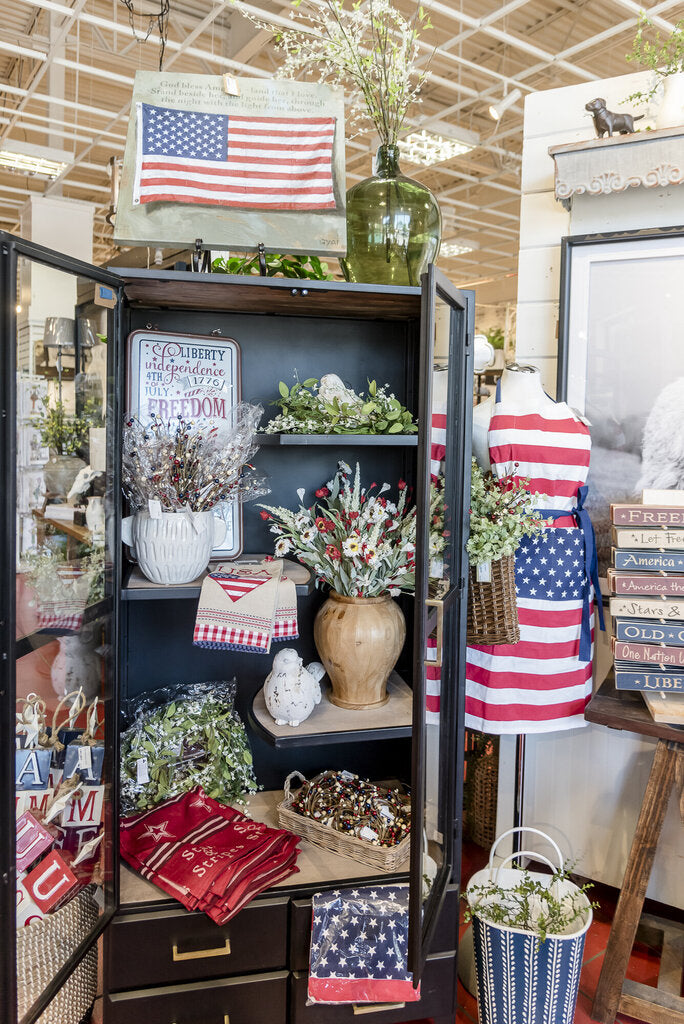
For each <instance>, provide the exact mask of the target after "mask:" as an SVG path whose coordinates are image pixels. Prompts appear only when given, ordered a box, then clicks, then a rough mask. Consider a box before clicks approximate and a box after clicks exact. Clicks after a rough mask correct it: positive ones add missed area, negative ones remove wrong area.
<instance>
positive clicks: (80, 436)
mask: <svg viewBox="0 0 684 1024" xmlns="http://www.w3.org/2000/svg"><path fill="white" fill-rule="evenodd" d="M43 406H44V407H45V412H43V413H41V415H40V417H39V418H38V423H37V426H38V429H39V431H40V439H41V441H42V443H43V444H44V445H45V446H46V447H47V448H49V449H50V450H51V451H53V452H55V453H56V454H57V455H76V454H78V453H79V452H80V450H81V448H82V447H83V444H84V442H85V440H86V438H87V437H88V431H89V429H90V428H91V427H98V426H102V417H101V415H100V412H99V409H98V406H97V403H96V402H94V401H92V400H89V401H87V402H86V403H85V405H84V406H83V411H82V412H81V413H80V415H78V416H72V415H71V414H69V413H67V411H66V409H65V407H64V403H63V402H62V401H61V400H59V399H58V400H57V401H56V402H54V403H53V404H52V405H51V404H50V400H49V399H48V398H44V399H43Z"/></svg>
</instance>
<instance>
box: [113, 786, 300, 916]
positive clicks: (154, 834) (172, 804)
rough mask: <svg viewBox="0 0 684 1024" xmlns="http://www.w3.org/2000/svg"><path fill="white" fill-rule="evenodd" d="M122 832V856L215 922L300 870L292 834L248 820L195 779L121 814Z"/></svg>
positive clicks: (167, 890)
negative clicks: (188, 786)
mask: <svg viewBox="0 0 684 1024" xmlns="http://www.w3.org/2000/svg"><path fill="white" fill-rule="evenodd" d="M120 836H121V855H122V857H123V858H124V860H126V861H127V862H128V863H129V864H130V865H131V866H132V867H134V868H135V869H136V870H137V871H139V872H140V874H142V875H143V876H144V877H145V878H148V879H149V880H150V881H152V882H154V884H155V885H158V886H159V888H160V889H163V890H164V892H167V893H168V894H169V895H170V896H173V897H174V898H175V899H177V900H179V902H180V903H182V904H183V906H184V907H186V908H187V909H188V910H195V909H199V910H203V911H204V912H205V913H206V914H208V915H209V917H211V919H212V920H213V921H215V922H216V923H217V924H224V923H225V922H226V921H227V920H229V919H230V918H231V917H233V916H234V915H235V914H237V912H238V911H239V910H240V909H241V908H242V907H243V906H244V905H245V904H246V903H248V902H249V900H251V899H253V898H254V896H256V895H257V894H258V893H260V892H263V890H264V889H267V888H269V887H270V886H271V885H274V884H275V883H276V882H278V881H280V880H281V879H283V878H287V877H288V876H289V875H291V874H293V873H294V872H296V871H297V870H298V868H297V867H296V860H297V854H298V853H299V850H298V849H297V844H298V842H299V838H298V837H297V836H294V835H292V834H291V833H290V832H286V831H285V830H284V829H273V828H269V827H268V825H264V824H262V823H261V822H256V821H252V820H251V819H250V818H247V817H246V816H245V815H244V814H241V813H240V812H239V811H236V810H234V808H232V807H225V806H223V805H222V804H219V803H218V802H217V801H216V800H213V799H211V798H210V797H208V796H206V794H205V793H204V792H203V790H202V789H201V788H200V787H199V786H198V787H196V788H195V789H193V790H191V791H190V792H189V793H184V794H183V795H182V796H180V797H176V798H175V799H173V800H167V801H166V802H165V803H164V804H160V805H159V807H156V808H154V809H153V810H152V811H147V812H145V813H143V814H137V815H134V816H133V817H131V818H125V819H124V820H123V822H122V824H121V833H120Z"/></svg>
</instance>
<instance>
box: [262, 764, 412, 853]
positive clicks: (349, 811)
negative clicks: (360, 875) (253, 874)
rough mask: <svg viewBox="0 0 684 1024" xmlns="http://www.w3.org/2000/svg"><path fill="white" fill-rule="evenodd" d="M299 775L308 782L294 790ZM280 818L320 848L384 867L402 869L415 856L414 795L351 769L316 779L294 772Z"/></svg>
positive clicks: (281, 806)
mask: <svg viewBox="0 0 684 1024" xmlns="http://www.w3.org/2000/svg"><path fill="white" fill-rule="evenodd" d="M295 778H297V779H299V780H300V781H301V782H302V786H301V788H300V789H299V790H298V791H297V792H296V793H293V792H292V780H293V779H295ZM278 820H279V823H280V825H281V826H282V827H284V828H288V829H289V830H290V831H291V832H294V833H295V834H296V835H298V836H301V837H302V839H306V840H308V841H309V842H310V843H313V844H314V845H315V846H319V847H321V848H322V849H324V850H330V852H331V853H337V854H340V855H341V856H343V857H351V858H352V859H353V860H357V861H360V862H361V863H363V864H367V865H370V866H371V867H375V868H379V869H380V870H382V871H395V870H397V869H398V868H399V867H400V866H401V865H402V864H403V863H404V861H405V860H406V858H407V857H408V854H409V843H410V838H409V833H410V830H411V804H410V800H409V798H408V797H407V796H404V795H403V794H401V793H399V792H398V791H397V790H395V789H389V788H387V787H385V786H378V785H375V783H372V782H366V781H365V780H363V779H360V778H359V777H358V775H352V773H351V772H345V771H342V772H337V771H327V772H322V773H321V774H320V775H317V776H316V778H314V779H312V780H311V781H310V782H309V781H308V780H307V779H306V778H305V777H304V776H303V775H302V774H301V773H300V772H291V773H290V775H288V777H287V779H286V780H285V799H284V800H283V801H282V803H281V804H279V806H278Z"/></svg>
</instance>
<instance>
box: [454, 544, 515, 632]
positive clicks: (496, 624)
mask: <svg viewBox="0 0 684 1024" xmlns="http://www.w3.org/2000/svg"><path fill="white" fill-rule="evenodd" d="M491 567H492V568H491V581H490V582H488V583H480V582H478V579H477V568H476V566H474V565H471V566H470V569H469V579H468V630H467V639H468V643H471V644H517V642H518V641H519V640H520V626H519V624H518V606H517V604H516V600H515V558H514V557H513V555H505V556H504V557H503V558H498V559H497V560H496V561H495V562H492V563H491Z"/></svg>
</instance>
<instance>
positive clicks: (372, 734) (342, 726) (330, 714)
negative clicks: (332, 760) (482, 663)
mask: <svg viewBox="0 0 684 1024" xmlns="http://www.w3.org/2000/svg"><path fill="white" fill-rule="evenodd" d="M321 690H322V691H323V697H322V699H321V703H320V704H318V705H317V706H316V707H315V708H314V709H313V711H312V712H311V714H310V715H309V717H308V718H307V719H306V721H305V722H302V724H301V725H298V726H295V727H293V726H290V725H276V724H275V722H274V720H273V719H272V718H271V716H270V715H269V713H268V711H267V710H266V704H265V702H264V691H263V689H261V690H259V692H258V693H257V695H256V696H255V698H254V703H253V704H252V714H251V720H252V724H253V725H255V726H256V728H257V729H258V730H259V732H260V733H261V734H262V736H264V737H265V739H267V740H268V742H269V743H271V744H272V745H273V746H274V747H289V748H292V747H307V746H308V747H313V746H321V745H323V744H329V743H359V742H368V741H369V740H394V739H400V738H401V737H404V736H410V735H411V714H412V704H413V691H412V690H411V688H410V687H409V686H407V684H406V683H405V682H404V680H403V679H402V678H401V676H399V675H398V674H397V673H396V672H393V673H392V675H391V676H390V678H389V681H388V683H387V690H388V693H389V698H390V699H389V700H388V701H387V703H386V704H383V705H382V707H379V708H371V709H370V710H368V711H349V710H347V709H346V708H338V707H336V706H335V705H334V704H331V702H330V701H329V700H328V694H329V693H330V683H329V682H328V679H327V677H326V678H325V679H324V680H322V681H321Z"/></svg>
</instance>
